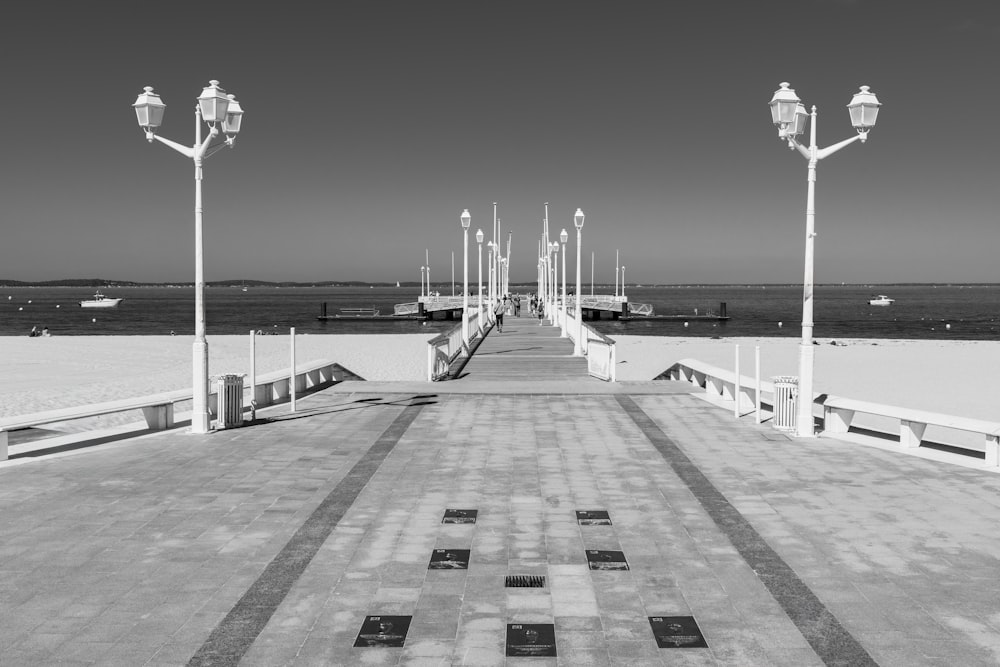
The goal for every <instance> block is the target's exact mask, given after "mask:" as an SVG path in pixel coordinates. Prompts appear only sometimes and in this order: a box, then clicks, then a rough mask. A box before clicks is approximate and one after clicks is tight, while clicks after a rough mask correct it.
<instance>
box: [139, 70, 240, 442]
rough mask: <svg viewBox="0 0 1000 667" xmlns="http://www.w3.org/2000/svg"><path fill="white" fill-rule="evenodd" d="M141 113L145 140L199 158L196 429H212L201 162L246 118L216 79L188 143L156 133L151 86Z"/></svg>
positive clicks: (231, 138)
mask: <svg viewBox="0 0 1000 667" xmlns="http://www.w3.org/2000/svg"><path fill="white" fill-rule="evenodd" d="M132 108H133V109H135V113H136V119H137V120H138V122H139V127H141V128H142V129H143V130H144V131H145V133H146V140H147V141H149V142H150V143H152V142H153V141H154V140H156V141H159V142H160V143H162V144H165V145H166V146H169V147H170V148H173V149H174V150H176V151H177V152H178V153H180V154H181V155H183V156H185V157H187V158H189V159H191V160H192V161H193V162H194V233H195V243H194V248H195V250H194V255H195V267H194V342H193V343H192V345H191V362H192V363H191V367H192V370H191V375H192V392H191V393H192V399H193V400H192V403H193V405H192V408H191V432H192V433H208V432H209V430H210V426H211V415H210V414H209V412H208V339H207V338H206V336H205V255H204V233H203V224H202V217H203V215H202V214H203V207H202V195H201V189H202V188H201V181H202V165H203V163H204V161H205V160H207V159H208V158H209V157H211V156H212V155H214V154H215V153H216V152H218V151H219V150H220V149H221V148H223V147H224V146H229V147H232V146H233V144H234V143H235V141H236V135H237V134H239V131H240V126H241V124H242V121H243V109H242V107H241V106H240V103H239V102H237V101H236V98H235V96H233V95H227V94H226V92H225V91H224V90H223V89H222V88H220V87H219V82H218V81H215V80H212V81H210V82H209V84H208V86H207V87H206V88H205V89H204V90H202V92H201V95H199V96H198V105H197V106H196V107H195V113H194V117H195V143H194V145H193V146H184V145H182V144H179V143H176V142H174V141H171V140H169V139H164V138H163V137H161V136H159V135H158V134H156V132H157V130H158V129H159V127H160V124H161V123H162V122H163V113H164V110H165V109H166V105H165V104H163V102H162V100H161V99H160V96H159V95H157V94H156V93H154V92H153V89H152V88H151V87H149V86H146V87H145V88H144V92H142V93H140V94H139V97H138V98H137V99H136V101H135V103H134V104H133V105H132ZM202 122H205V123H207V124H208V127H209V132H208V136H207V137H206V138H205V139H204V141H202V127H201V124H202ZM220 133H221V134H225V136H226V139H225V141H224V142H223V143H219V144H215V145H212V140H213V139H215V138H216V137H218V136H219V134H220Z"/></svg>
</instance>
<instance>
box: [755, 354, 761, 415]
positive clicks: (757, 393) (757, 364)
mask: <svg viewBox="0 0 1000 667" xmlns="http://www.w3.org/2000/svg"><path fill="white" fill-rule="evenodd" d="M754 371H755V378H756V379H755V380H754V389H753V395H754V401H755V402H756V403H757V410H756V412H757V417H756V419H757V423H758V424H759V423H761V421H762V419H761V414H760V406H761V400H760V345H758V346H756V347H755V348H754Z"/></svg>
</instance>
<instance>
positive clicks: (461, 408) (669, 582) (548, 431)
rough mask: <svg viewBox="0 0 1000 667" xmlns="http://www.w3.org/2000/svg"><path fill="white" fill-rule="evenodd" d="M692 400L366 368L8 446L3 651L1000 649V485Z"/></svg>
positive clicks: (285, 655)
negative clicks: (123, 432)
mask: <svg viewBox="0 0 1000 667" xmlns="http://www.w3.org/2000/svg"><path fill="white" fill-rule="evenodd" d="M527 321H528V320H527V319H525V322H527ZM534 326H536V327H537V323H536V324H535V325H534ZM543 329H544V327H543ZM506 331H507V328H505V333H504V334H501V338H502V337H503V336H505V335H507V334H506ZM470 377H471V376H470ZM542 390H544V392H545V393H541V392H542ZM691 391H692V389H691V386H690V385H689V384H686V383H680V382H677V383H674V382H648V383H622V382H619V383H615V384H613V385H612V384H606V383H600V384H599V385H586V386H584V385H582V384H580V383H578V382H576V381H570V382H562V383H557V382H554V381H552V382H550V383H543V382H531V381H523V382H515V381H504V382H487V381H480V382H474V381H470V382H465V381H458V382H439V383H416V382H415V383H373V382H361V381H357V382H343V383H340V384H338V385H335V386H334V387H331V388H329V389H326V390H323V391H321V392H318V393H315V394H312V395H309V396H307V397H304V398H302V399H300V401H299V403H298V407H299V411H298V412H297V413H295V414H289V413H288V407H287V405H286V406H277V407H273V408H268V409H266V410H262V411H261V412H260V414H259V417H261V418H260V419H259V420H258V423H256V424H254V425H252V426H249V427H245V428H237V429H228V430H223V431H219V432H215V433H211V434H207V435H194V434H190V433H187V432H182V431H180V430H175V431H168V432H157V433H152V434H149V435H145V436H142V437H136V438H131V439H127V440H123V441H120V442H117V443H110V444H104V445H99V446H96V447H92V448H89V449H80V450H75V451H73V452H66V453H63V454H59V455H54V456H49V457H46V458H42V459H13V460H11V461H9V462H6V463H3V464H0V664H3V665H4V666H5V667H6V666H7V665H12V666H19V665H54V664H59V665H101V666H115V665H123V666H125V665H127V666H134V665H186V664H187V665H236V664H240V665H246V666H261V667H275V666H278V665H316V666H320V665H323V666H327V665H345V666H347V665H349V666H351V667H354V666H356V665H474V666H476V667H482V666H486V665H511V666H514V665H532V666H534V665H550V666H554V665H567V666H573V667H577V666H579V665H629V666H640V665H661V664H663V665H665V664H671V665H676V664H681V665H739V666H741V667H742V666H746V665H780V666H788V667H803V666H810V665H823V664H826V665H852V666H853V665H874V664H879V665H883V666H885V667H892V666H901V667H902V666H906V667H913V666H916V665H963V667H969V666H974V665H995V664H997V662H1000V611H998V606H997V600H1000V577H997V571H998V561H997V554H1000V531H997V529H996V519H997V517H998V516H1000V475H996V474H993V473H989V472H984V471H979V470H972V469H969V468H961V467H954V466H949V465H947V464H942V463H937V462H933V461H928V460H925V459H921V458H917V457H909V456H902V455H899V454H896V453H892V452H888V451H883V450H881V449H876V448H869V447H864V446H861V445H857V444H851V443H846V442H843V441H837V440H830V439H826V438H822V437H820V438H816V439H808V440H805V439H803V440H799V439H793V438H790V437H788V436H786V435H784V434H782V433H779V432H777V431H775V430H774V429H772V428H771V427H770V426H768V425H767V424H764V425H758V424H755V423H754V422H753V420H752V419H751V418H745V419H743V420H735V419H734V418H733V417H732V414H731V410H728V409H720V408H718V407H716V406H714V405H712V404H710V403H708V402H706V401H705V400H704V399H703V398H701V397H700V396H696V395H692V394H690V393H689V392H691ZM449 510H452V511H451V512H449ZM455 510H461V511H460V512H456V511H455ZM473 511H475V514H476V516H475V523H471V521H472V517H473ZM579 512H587V513H589V514H586V515H584V516H583V517H582V520H581V516H580V515H579V514H578V513H579ZM600 512H607V516H608V519H609V522H603V521H601V520H600V518H599V517H601V516H603V515H601V514H598V513H600ZM450 516H457V517H459V518H457V519H456V520H457V521H461V522H460V523H447V522H445V521H446V518H445V517H450ZM602 523H604V524H605V525H601V524H602ZM607 523H610V525H607ZM595 524H597V525H595ZM432 562H435V563H438V564H439V565H440V567H441V568H443V569H438V568H437V567H435V566H432V565H431V563H432ZM626 567H627V569H625V568H626ZM508 576H513V577H515V578H516V579H515V581H514V582H515V583H525V582H530V583H538V584H541V585H540V586H539V587H508V586H506V585H505V584H506V583H507V582H506V577H508ZM532 577H539V578H538V579H532ZM372 617H377V618H372ZM677 617H683V618H677ZM690 619H693V621H694V623H696V624H697V627H696V628H695V626H694V625H693V624H691V622H690ZM404 635H405V637H404ZM701 640H704V641H701ZM369 643H371V644H375V646H366V644H369ZM661 645H662V646H671V645H682V646H687V647H686V648H660V646H661ZM512 652H513V653H514V654H515V655H509V654H511V653H512ZM551 653H555V657H543V656H545V655H550V654H551ZM517 655H522V656H523V655H535V656H538V657H530V658H525V657H516V656H517Z"/></svg>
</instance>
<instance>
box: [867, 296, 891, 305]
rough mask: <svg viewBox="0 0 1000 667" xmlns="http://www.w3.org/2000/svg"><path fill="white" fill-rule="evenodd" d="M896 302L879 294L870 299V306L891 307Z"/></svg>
mask: <svg viewBox="0 0 1000 667" xmlns="http://www.w3.org/2000/svg"><path fill="white" fill-rule="evenodd" d="M895 301H896V300H895V299H890V298H889V297H887V296H886V295H885V294H879V295H878V296H873V297H872V298H870V299H868V305H869V306H891V305H892V304H893V303H894V302H895Z"/></svg>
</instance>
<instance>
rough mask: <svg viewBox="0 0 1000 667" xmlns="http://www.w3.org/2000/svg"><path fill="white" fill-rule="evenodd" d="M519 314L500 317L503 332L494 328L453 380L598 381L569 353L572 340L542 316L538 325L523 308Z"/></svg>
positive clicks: (580, 360)
mask: <svg viewBox="0 0 1000 667" xmlns="http://www.w3.org/2000/svg"><path fill="white" fill-rule="evenodd" d="M521 312H522V313H526V314H527V315H524V316H522V317H512V316H510V315H507V316H505V317H504V326H503V333H500V332H498V331H497V330H496V329H495V328H494V329H492V330H491V331H490V332H489V334H488V335H487V336H486V338H485V339H483V342H482V343H480V345H479V347H478V348H476V350H475V352H474V353H473V355H472V357H471V358H470V359H469V361H468V362H467V363H466V364H465V366H464V367H462V368H459V369H456V372H455V376H454V378H453V379H456V380H461V379H462V378H466V377H467V378H469V379H475V380H520V381H540V380H573V379H579V380H584V381H591V380H592V381H594V382H600V380H597V379H595V378H591V377H590V375H589V374H588V373H587V360H586V358H584V357H574V356H573V341H571V340H570V339H569V338H561V337H560V335H561V330H560V329H559V327H554V326H552V324H551V321H550V320H548V319H546V320H545V321H544V322H545V323H544V324H543V325H541V326H539V324H538V318H536V317H531V316H530V312H529V311H528V309H527V308H525V309H523V310H522V311H521Z"/></svg>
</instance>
